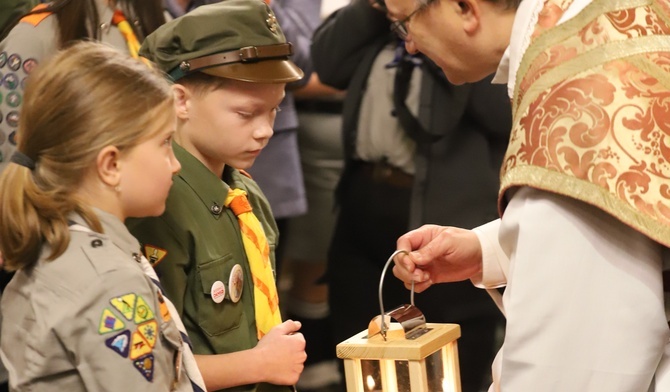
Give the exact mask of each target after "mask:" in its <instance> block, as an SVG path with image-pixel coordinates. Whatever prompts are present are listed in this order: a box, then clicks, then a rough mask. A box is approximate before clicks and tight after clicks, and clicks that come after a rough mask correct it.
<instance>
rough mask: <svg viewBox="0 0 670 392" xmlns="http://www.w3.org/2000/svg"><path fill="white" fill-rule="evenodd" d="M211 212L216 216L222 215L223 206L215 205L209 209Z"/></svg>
mask: <svg viewBox="0 0 670 392" xmlns="http://www.w3.org/2000/svg"><path fill="white" fill-rule="evenodd" d="M209 210H210V211H211V212H212V214H214V215H219V214H221V206H220V205H218V204H216V203H215V204H213V205H212V206H211V207H209Z"/></svg>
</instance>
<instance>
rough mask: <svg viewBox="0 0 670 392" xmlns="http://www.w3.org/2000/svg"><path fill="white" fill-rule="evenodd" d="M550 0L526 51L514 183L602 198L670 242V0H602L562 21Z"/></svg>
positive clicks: (508, 177) (507, 167)
mask: <svg viewBox="0 0 670 392" xmlns="http://www.w3.org/2000/svg"><path fill="white" fill-rule="evenodd" d="M570 3H571V0H548V1H547V2H546V4H545V6H544V8H543V10H542V11H541V12H540V15H539V17H538V24H537V26H536V28H535V31H534V33H533V35H532V40H531V42H530V45H529V47H528V49H527V50H526V52H525V53H524V55H523V59H522V61H521V64H520V67H519V71H518V74H517V79H516V80H517V82H516V85H515V91H514V98H513V102H512V105H513V113H514V119H513V128H512V133H511V136H510V144H509V147H508V150H507V153H506V156H505V159H504V161H503V166H502V169H501V190H500V197H499V206H500V211H501V212H502V211H503V210H504V208H505V192H506V191H508V190H510V189H512V188H515V187H519V186H530V187H533V188H538V189H543V190H546V191H550V192H554V193H557V194H562V195H566V196H569V197H572V198H575V199H577V200H580V201H583V202H586V203H589V204H592V205H594V206H596V207H598V208H600V209H602V210H604V211H606V212H607V213H609V214H611V215H613V216H615V217H616V218H618V219H619V220H621V221H622V222H623V223H625V224H627V225H629V226H630V227H632V228H634V229H636V230H638V231H639V232H641V233H643V234H645V235H647V236H649V237H650V238H652V239H653V240H656V241H658V242H660V243H661V244H664V245H665V246H670V0H595V1H593V2H592V3H591V4H589V5H588V6H586V7H585V8H584V9H583V10H582V11H581V12H580V13H579V14H578V15H576V16H575V17H573V18H571V19H569V20H568V21H566V22H564V23H561V24H559V25H556V22H557V21H558V20H559V18H560V16H561V15H562V14H563V11H564V10H565V9H567V7H568V5H569V4H570Z"/></svg>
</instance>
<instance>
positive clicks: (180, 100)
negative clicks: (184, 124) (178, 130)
mask: <svg viewBox="0 0 670 392" xmlns="http://www.w3.org/2000/svg"><path fill="white" fill-rule="evenodd" d="M172 92H173V93H174V107H175V112H176V113H177V118H178V119H180V120H185V119H187V118H188V111H189V107H190V105H191V91H190V90H189V89H188V88H186V87H184V86H183V85H181V84H173V85H172Z"/></svg>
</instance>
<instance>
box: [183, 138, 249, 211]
mask: <svg viewBox="0 0 670 392" xmlns="http://www.w3.org/2000/svg"><path fill="white" fill-rule="evenodd" d="M172 148H173V150H174V155H175V156H176V157H177V159H178V160H179V163H181V170H180V171H179V174H177V176H176V177H175V183H176V182H177V181H183V182H185V183H186V184H188V187H190V188H191V189H192V190H193V192H195V194H196V195H197V197H198V199H200V201H201V202H202V204H203V206H204V207H205V208H206V209H207V210H208V211H212V208H213V206H214V205H218V206H219V207H221V210H220V211H223V205H224V203H225V201H226V197H227V196H228V191H229V189H230V188H240V189H242V190H244V191H248V189H247V187H246V186H245V185H244V181H243V179H242V174H241V173H240V172H239V171H238V170H237V169H235V168H233V167H230V166H228V165H226V166H225V168H224V169H223V174H222V176H221V177H217V175H216V174H214V173H212V171H211V170H209V169H208V168H207V167H206V166H205V165H204V164H203V163H202V162H200V160H198V158H196V157H195V156H193V155H192V154H191V153H190V152H188V151H186V149H184V148H183V147H181V146H180V145H179V144H177V143H175V142H173V143H172ZM175 185H176V184H175ZM175 185H173V186H175ZM217 215H218V214H217Z"/></svg>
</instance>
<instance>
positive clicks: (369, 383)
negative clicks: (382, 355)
mask: <svg viewBox="0 0 670 392" xmlns="http://www.w3.org/2000/svg"><path fill="white" fill-rule="evenodd" d="M361 373H362V374H363V390H364V391H379V392H381V390H382V369H381V364H380V363H379V361H377V360H370V359H361Z"/></svg>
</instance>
